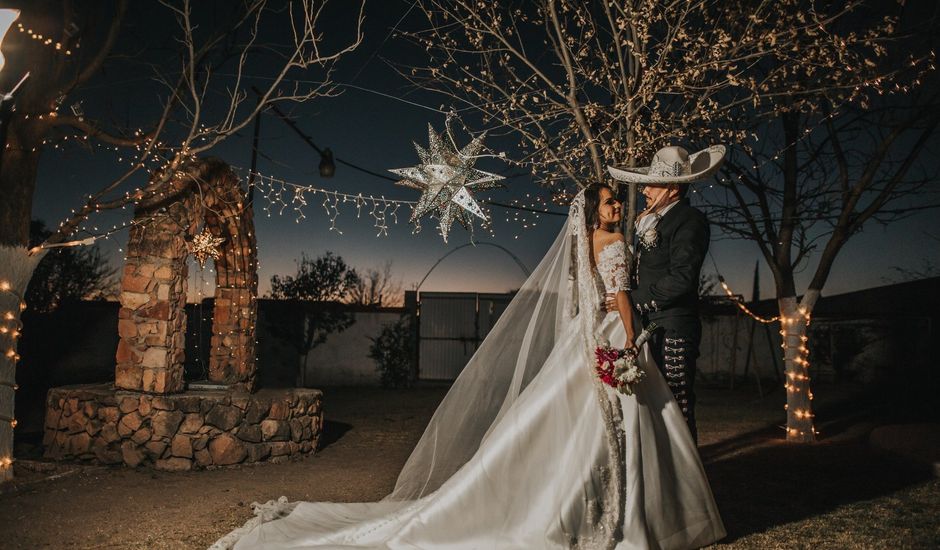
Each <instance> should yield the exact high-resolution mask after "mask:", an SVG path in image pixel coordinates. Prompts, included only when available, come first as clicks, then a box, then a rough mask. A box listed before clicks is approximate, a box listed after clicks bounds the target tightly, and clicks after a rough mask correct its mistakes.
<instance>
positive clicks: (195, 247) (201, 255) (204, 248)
mask: <svg viewBox="0 0 940 550" xmlns="http://www.w3.org/2000/svg"><path fill="white" fill-rule="evenodd" d="M223 242H225V239H223V238H221V237H216V236H215V235H213V234H212V233H211V232H209V229H208V228H206V227H203V228H202V233H200V234H198V235H196V236H195V237H193V240H192V241H190V242H188V243H186V246H187V248H189V253H190V254H192V255H193V257H195V258H196V261H197V262H199V267H201V268H205V267H206V260H208V259H209V258H212V261H215V260H218V259H219V257H220V256H222V252H221V251H220V250H219V245H220V244H222V243H223Z"/></svg>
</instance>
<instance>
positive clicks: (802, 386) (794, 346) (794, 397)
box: [777, 290, 819, 443]
mask: <svg viewBox="0 0 940 550" xmlns="http://www.w3.org/2000/svg"><path fill="white" fill-rule="evenodd" d="M818 297H819V291H816V290H810V291H808V292H807V293H806V294H805V295H804V296H803V300H802V301H801V302H799V303H797V300H796V296H787V297H783V298H778V299H777V305H778V307H779V310H780V336H781V337H782V340H783V344H782V346H783V361H784V371H785V373H786V383H785V384H784V387H785V388H786V390H787V405H786V409H787V441H795V442H801V443H808V442H812V441H815V440H816V428H815V426H814V424H813V406H812V400H813V391H812V388H811V384H810V376H809V360H808V356H809V346H808V344H807V341H808V340H809V337H808V336H807V328H808V327H809V322H810V318H811V314H812V311H813V306H815V305H816V300H817V298H818Z"/></svg>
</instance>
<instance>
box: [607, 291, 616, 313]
mask: <svg viewBox="0 0 940 550" xmlns="http://www.w3.org/2000/svg"><path fill="white" fill-rule="evenodd" d="M604 310H605V311H607V312H608V313H610V312H611V311H617V295H616V294H605V295H604Z"/></svg>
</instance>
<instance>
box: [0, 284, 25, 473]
mask: <svg viewBox="0 0 940 550" xmlns="http://www.w3.org/2000/svg"><path fill="white" fill-rule="evenodd" d="M0 292H3V293H5V294H8V295H12V296H13V298H14V300H15V302H16V304H17V305H18V308H19V310H20V311H23V310H24V309H26V303H25V302H24V301H23V297H22V296H20V294H19V293H18V292H17V291H16V290H15V289H14V288H13V284H12V283H10V281H6V280H0ZM22 328H23V325H22V322H20V321H19V320H18V319H17V317H16V312H14V311H4V312H3V313H2V314H0V335H2V336H4V337H6V339H7V340H8V345H9V346H10V347H9V348H7V349H5V350H3V352H2V353H3V358H4V359H5V360H7V361H10V362H11V363H13V368H12V369H11V370H12V372H13V373H14V377H15V376H16V363H17V362H18V361H19V360H20V354H18V353H17V352H16V339H17V338H18V337H19V336H20V331H21V330H22ZM0 386H3V387H5V388H10V389H11V390H12V391H14V392H15V391H16V390H18V389H19V386H18V385H17V384H16V381H15V379H14V380H0ZM0 422H9V423H10V428H11V429H12V428H16V418H13V417H10V416H6V415H0ZM12 465H13V457H12V456H5V457H0V469H5V468H10V467H11V466H12Z"/></svg>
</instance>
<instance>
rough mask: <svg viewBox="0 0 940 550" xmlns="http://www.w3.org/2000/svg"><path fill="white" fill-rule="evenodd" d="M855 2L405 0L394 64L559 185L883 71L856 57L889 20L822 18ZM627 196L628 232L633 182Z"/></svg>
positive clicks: (877, 46) (583, 180)
mask: <svg viewBox="0 0 940 550" xmlns="http://www.w3.org/2000/svg"><path fill="white" fill-rule="evenodd" d="M861 3H862V2H861V1H860V0H856V1H845V2H835V3H832V4H827V5H826V6H825V7H824V6H820V5H818V4H817V3H816V2H811V1H809V0H782V1H778V2H726V1H719V0H693V1H689V2H678V3H675V2H674V3H663V2H657V1H654V0H616V1H587V2H584V1H582V0H537V1H535V2H530V3H524V4H516V3H507V2H475V1H472V0H419V1H418V5H419V6H420V8H421V9H422V10H423V12H424V14H425V16H426V18H427V20H428V22H429V28H428V29H426V30H423V31H419V32H412V33H408V36H409V37H410V38H411V39H412V40H414V41H415V42H417V43H418V44H420V45H421V46H423V47H424V48H425V49H426V50H427V52H428V53H429V56H430V60H429V63H428V65H427V66H424V67H404V68H402V73H403V74H404V75H405V76H407V77H408V78H410V79H412V81H413V82H414V83H415V84H416V85H418V86H420V87H423V88H425V89H429V90H433V91H437V92H440V93H442V94H444V95H445V96H446V97H447V98H449V99H450V100H452V101H454V102H456V104H457V107H460V108H462V109H466V110H469V111H471V112H476V113H478V114H479V115H480V118H481V119H482V123H483V124H484V125H486V126H488V127H491V128H492V129H491V135H492V134H493V133H497V132H498V131H502V132H505V133H508V134H510V135H511V136H512V137H513V138H515V139H517V140H518V144H519V147H520V148H521V150H522V151H523V156H522V158H520V159H517V162H518V163H519V164H520V165H525V166H528V167H529V168H531V170H532V172H533V174H534V175H535V176H536V177H537V179H538V180H539V181H540V182H541V183H542V184H544V185H546V186H549V187H555V188H556V189H555V190H556V191H562V190H563V189H564V188H565V187H568V188H569V189H570V188H571V186H572V185H574V186H576V187H584V186H585V185H587V184H589V183H591V182H595V181H608V176H607V172H606V170H605V168H604V167H605V165H607V164H624V165H633V164H634V162H635V161H636V160H637V159H644V160H645V159H647V158H648V157H649V155H650V154H651V153H652V152H653V151H654V150H655V149H656V148H658V147H660V146H662V145H665V144H669V143H674V142H676V141H680V140H691V139H706V138H708V139H717V140H720V141H723V142H726V143H727V142H732V143H733V142H737V141H740V140H741V139H742V138H743V136H744V135H746V131H745V130H743V129H741V128H740V126H737V125H735V124H733V121H735V120H738V119H740V118H742V117H745V116H746V117H748V118H752V117H754V116H757V115H760V114H766V113H770V114H773V113H777V112H779V105H780V103H781V100H783V99H785V100H786V103H787V105H788V107H789V108H790V109H792V110H796V111H800V110H808V109H811V108H812V107H814V105H815V103H817V102H818V97H819V95H820V94H819V92H820V90H825V91H827V92H829V93H831V94H832V95H840V96H844V95H852V94H855V93H857V92H858V90H859V89H861V88H863V87H865V86H867V85H869V84H870V83H871V81H872V79H873V78H874V76H882V77H883V76H885V75H887V74H890V73H891V72H892V71H891V70H884V71H881V72H879V73H877V74H876V75H873V74H872V72H873V71H871V70H859V69H860V68H867V67H869V65H870V64H873V62H872V59H874V58H877V57H878V56H880V55H881V53H882V51H883V45H882V43H881V40H882V39H883V37H884V36H885V35H886V34H887V33H888V31H889V30H890V29H891V26H892V25H893V20H891V19H885V20H876V21H875V22H874V24H872V25H869V26H867V27H864V28H857V29H854V30H853V31H852V32H837V30H836V28H837V27H838V26H839V24H840V23H841V22H842V21H843V20H845V19H846V18H848V17H849V15H850V14H851V13H852V12H853V10H856V9H857V8H858V7H859V6H860V5H861ZM613 183H614V184H616V182H613ZM628 206H629V208H628V216H627V220H626V227H627V230H628V232H629V231H632V223H631V222H632V220H633V217H634V216H635V211H636V189H635V186H631V188H630V189H629V191H628Z"/></svg>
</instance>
